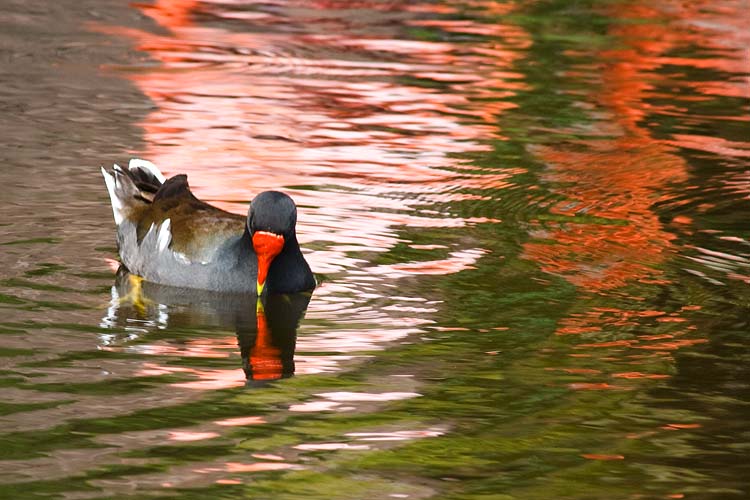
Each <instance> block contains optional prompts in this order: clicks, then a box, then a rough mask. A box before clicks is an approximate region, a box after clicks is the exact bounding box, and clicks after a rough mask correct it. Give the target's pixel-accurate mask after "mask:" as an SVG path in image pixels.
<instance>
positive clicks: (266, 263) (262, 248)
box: [253, 231, 284, 297]
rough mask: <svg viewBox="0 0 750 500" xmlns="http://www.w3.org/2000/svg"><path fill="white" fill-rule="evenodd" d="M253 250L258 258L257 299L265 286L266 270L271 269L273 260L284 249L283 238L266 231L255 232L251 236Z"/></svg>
mask: <svg viewBox="0 0 750 500" xmlns="http://www.w3.org/2000/svg"><path fill="white" fill-rule="evenodd" d="M253 248H254V249H255V254H256V255H257V256H258V284H257V291H258V297H260V294H261V293H263V287H265V286H266V278H267V277H268V268H269V267H271V262H273V259H274V258H275V257H276V256H277V255H278V254H279V252H281V249H282V248H284V237H283V236H281V235H280V234H274V233H269V232H267V231H256V232H255V234H253Z"/></svg>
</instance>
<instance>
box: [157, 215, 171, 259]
mask: <svg viewBox="0 0 750 500" xmlns="http://www.w3.org/2000/svg"><path fill="white" fill-rule="evenodd" d="M171 225H172V221H171V220H170V219H167V220H165V221H164V223H162V225H161V227H160V228H159V236H157V238H156V243H157V245H158V246H159V251H160V252H163V251H164V250H166V248H167V247H168V246H169V242H170V241H172V233H171V232H170V231H169V228H170V226H171Z"/></svg>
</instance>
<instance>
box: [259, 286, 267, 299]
mask: <svg viewBox="0 0 750 500" xmlns="http://www.w3.org/2000/svg"><path fill="white" fill-rule="evenodd" d="M265 286H266V284H265V283H258V284H257V290H258V297H260V294H262V293H263V288H265Z"/></svg>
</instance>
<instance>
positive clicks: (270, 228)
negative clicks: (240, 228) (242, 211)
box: [247, 191, 297, 238]
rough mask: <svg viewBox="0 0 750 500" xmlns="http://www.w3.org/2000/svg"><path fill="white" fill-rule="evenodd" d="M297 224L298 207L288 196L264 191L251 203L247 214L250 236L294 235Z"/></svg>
mask: <svg viewBox="0 0 750 500" xmlns="http://www.w3.org/2000/svg"><path fill="white" fill-rule="evenodd" d="M296 224H297V206H296V205H295V204H294V201H293V200H292V199H291V198H290V197H289V196H288V195H286V194H284V193H280V192H278V191H264V192H262V193H260V194H259V195H258V196H256V197H255V199H254V200H253V201H252V203H250V209H249V210H248V212H247V229H248V231H250V235H254V234H255V233H256V232H257V231H265V232H268V233H273V234H277V235H280V236H284V237H287V238H288V237H290V236H293V235H294V226H295V225H296Z"/></svg>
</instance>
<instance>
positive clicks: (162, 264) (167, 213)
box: [102, 159, 315, 296]
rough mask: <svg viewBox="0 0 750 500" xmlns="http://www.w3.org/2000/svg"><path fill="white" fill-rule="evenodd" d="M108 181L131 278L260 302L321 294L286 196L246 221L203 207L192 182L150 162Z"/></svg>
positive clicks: (254, 205)
mask: <svg viewBox="0 0 750 500" xmlns="http://www.w3.org/2000/svg"><path fill="white" fill-rule="evenodd" d="M102 174H103V175H104V181H105V182H106V184H107V190H108V191H109V197H110V198H111V200H112V212H113V213H114V216H115V224H117V244H118V247H119V250H120V257H121V259H122V263H123V264H124V265H125V267H127V269H128V270H129V271H130V272H131V273H133V274H135V275H138V276H141V277H142V278H144V279H145V280H147V281H151V282H155V283H161V284H164V285H172V286H179V287H187V288H198V289H203V290H214V291H221V292H243V293H253V294H257V295H258V296H260V295H261V294H262V293H263V291H264V290H267V293H293V292H299V291H303V290H312V289H313V288H315V278H314V277H313V274H312V272H311V271H310V266H309V265H308V264H307V262H306V261H305V258H304V257H303V256H302V252H301V251H300V248H299V244H298V243H297V235H296V232H295V224H296V223H297V207H296V206H295V204H294V201H292V199H291V198H290V197H289V196H287V195H286V194H284V193H280V192H278V191H264V192H262V193H260V194H258V195H257V196H256V197H255V199H253V201H252V202H251V203H250V209H249V210H248V212H247V218H245V217H243V216H241V215H236V214H232V213H229V212H225V211H224V210H221V209H219V208H216V207H214V206H211V205H209V204H208V203H205V202H203V201H200V200H199V199H198V198H196V197H195V196H194V195H193V193H191V192H190V187H189V186H188V182H187V176H186V175H175V176H174V177H171V178H169V179H166V178H165V177H164V175H162V173H161V172H160V171H159V169H158V168H156V166H155V165H154V164H153V163H151V162H148V161H145V160H137V159H133V160H131V161H130V163H129V165H128V168H127V169H125V168H122V167H120V166H118V165H115V166H114V169H113V170H112V171H107V170H105V169H104V168H102Z"/></svg>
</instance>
